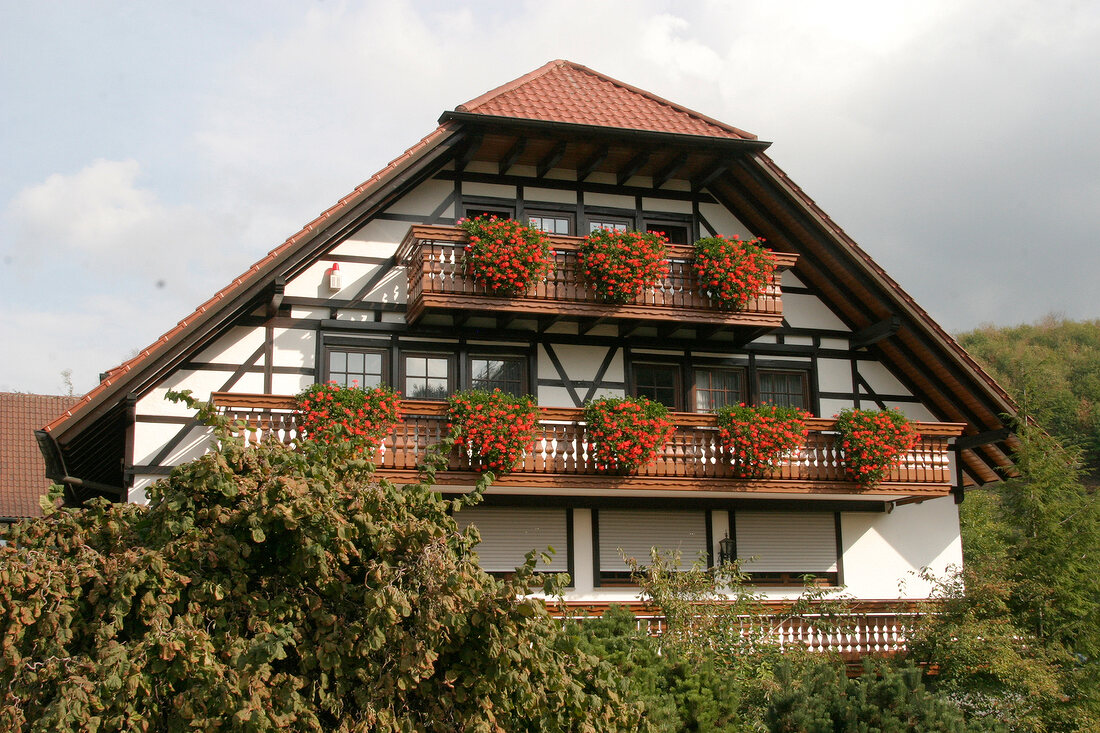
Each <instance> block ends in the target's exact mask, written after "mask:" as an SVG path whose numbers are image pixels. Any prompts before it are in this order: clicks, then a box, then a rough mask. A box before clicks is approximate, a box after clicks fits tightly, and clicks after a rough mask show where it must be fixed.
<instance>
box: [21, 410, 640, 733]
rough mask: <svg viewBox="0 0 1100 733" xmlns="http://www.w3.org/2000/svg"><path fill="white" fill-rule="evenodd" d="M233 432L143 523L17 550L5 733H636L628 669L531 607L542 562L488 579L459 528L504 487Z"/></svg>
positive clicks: (43, 523)
mask: <svg viewBox="0 0 1100 733" xmlns="http://www.w3.org/2000/svg"><path fill="white" fill-rule="evenodd" d="M205 414H206V415H207V416H209V412H208V411H207V412H205ZM217 433H218V437H219V439H220V441H221V443H220V445H221V447H220V448H218V449H217V450H213V451H211V452H210V453H208V454H207V455H205V456H203V457H202V458H200V459H198V460H196V461H194V462H192V463H189V464H186V465H184V466H180V467H178V468H176V469H174V470H173V472H172V474H171V476H170V477H169V478H168V479H167V480H165V481H161V482H158V483H157V484H156V485H154V486H153V487H152V488H151V490H150V491H149V497H150V502H151V503H150V505H149V506H148V507H143V506H138V505H134V504H108V503H107V502H105V501H102V500H99V501H95V502H92V503H91V505H90V506H89V508H87V509H81V510H72V509H65V510H61V511H57V512H55V513H53V514H52V515H50V516H48V517H45V518H43V519H40V520H33V521H29V522H26V523H24V524H21V525H19V526H17V527H15V528H13V529H12V530H10V534H9V535H8V540H9V544H8V545H7V546H6V547H0V730H6V731H29V730H64V731H93V730H153V731H167V730H178V731H182V730H191V729H205V730H211V729H219V730H235V731H244V730H248V731H274V730H285V729H289V730H302V731H328V730H333V731H337V730H339V731H365V730H372V731H375V730H377V731H440V732H442V731H456V730H466V731H496V730H509V731H511V730H546V731H567V730H635V729H636V728H637V725H638V721H639V708H638V706H636V705H634V704H633V703H631V702H629V701H626V700H624V699H623V697H622V696H621V694H620V690H621V687H622V681H621V680H620V679H619V678H618V677H617V676H616V675H615V674H614V670H612V669H610V668H609V667H608V666H607V665H600V664H599V663H598V662H597V660H595V659H594V658H591V657H584V658H576V657H572V656H569V655H567V654H565V653H564V652H562V651H561V650H560V649H559V648H558V647H557V646H556V644H555V640H556V639H557V637H558V635H559V633H560V632H559V631H558V626H557V624H556V623H555V622H553V621H552V620H551V619H549V618H548V616H547V614H546V611H545V609H544V608H543V606H542V604H541V602H539V601H537V600H533V599H529V598H527V597H526V596H527V592H528V590H527V589H528V587H530V585H531V584H532V583H533V582H536V581H537V580H538V578H537V577H536V576H534V575H533V566H534V558H533V557H532V558H530V559H529V561H528V562H527V563H526V564H525V565H523V566H521V567H520V568H518V569H517V573H516V575H515V578H514V579H512V580H497V579H494V578H492V577H490V576H488V575H487V574H485V573H484V572H482V571H481V570H480V569H479V568H478V566H477V562H476V559H475V557H474V552H473V544H474V542H473V537H474V532H473V531H472V530H471V531H468V532H466V533H462V532H459V531H458V528H457V525H456V524H455V522H454V520H453V518H452V517H451V516H450V514H449V510H459V511H460V510H461V509H462V507H463V506H465V505H467V504H468V503H471V502H472V501H477V499H478V497H480V492H481V491H482V490H483V489H484V487H485V485H487V481H483V482H482V483H481V484H480V486H479V488H478V491H475V493H474V494H473V495H472V498H471V500H465V499H464V500H458V501H454V502H448V501H444V500H443V499H442V498H441V497H440V496H439V494H437V493H436V492H434V491H433V490H432V486H431V484H430V483H429V482H425V483H420V484H413V485H410V486H406V487H403V488H398V487H396V486H394V485H392V484H390V483H388V482H385V481H379V480H377V479H376V478H375V477H374V476H373V469H372V468H371V466H370V464H369V463H368V462H367V461H365V460H363V459H361V458H349V457H348V453H349V451H348V450H346V447H345V444H343V443H334V444H331V445H325V444H317V443H310V442H307V444H305V445H303V447H302V450H301V451H294V450H291V449H289V448H287V447H285V446H283V445H281V444H278V443H275V442H265V443H262V444H260V445H259V446H257V447H255V448H246V447H245V446H244V443H243V441H240V440H239V439H234V438H233V437H232V436H231V433H230V431H229V430H228V428H227V427H226V426H224V425H223V426H221V427H219V428H218V431H217ZM450 450H451V446H450V445H445V446H443V448H442V449H441V452H440V453H439V454H438V455H445V454H447V453H449V452H450ZM435 463H436V464H438V463H439V461H438V460H435ZM429 473H431V471H430V470H429ZM548 582H550V581H548ZM551 590H552V589H551Z"/></svg>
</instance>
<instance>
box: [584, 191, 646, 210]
mask: <svg viewBox="0 0 1100 733" xmlns="http://www.w3.org/2000/svg"><path fill="white" fill-rule="evenodd" d="M584 205H585V206H610V207H613V208H616V209H630V210H631V211H633V210H634V197H633V196H621V195H619V194H617V193H591V192H585V194H584Z"/></svg>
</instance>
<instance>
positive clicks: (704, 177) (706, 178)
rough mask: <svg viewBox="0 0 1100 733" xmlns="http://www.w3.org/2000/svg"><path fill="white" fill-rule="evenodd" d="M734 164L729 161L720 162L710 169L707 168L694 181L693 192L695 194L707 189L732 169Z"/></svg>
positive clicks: (692, 184) (692, 182) (692, 183)
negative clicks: (716, 179)
mask: <svg viewBox="0 0 1100 733" xmlns="http://www.w3.org/2000/svg"><path fill="white" fill-rule="evenodd" d="M731 165H732V163H731V162H730V161H728V160H720V161H718V162H717V163H715V164H714V165H712V166H711V167H710V168H707V169H706V170H705V171H704V172H703V173H702V174H701V175H699V176H698V177H696V178H694V179H692V181H691V190H692V191H693V192H698V191H702V190H703V189H704V188H706V187H707V186H708V185H709V184H710V183H711V182H712V181H714V179H715V178H717V177H718V176H720V175H722V174H723V173H725V172H726V171H728V170H729V169H730V166H731Z"/></svg>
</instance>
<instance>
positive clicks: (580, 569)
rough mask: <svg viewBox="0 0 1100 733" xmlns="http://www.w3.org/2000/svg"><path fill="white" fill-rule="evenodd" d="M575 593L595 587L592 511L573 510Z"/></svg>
mask: <svg viewBox="0 0 1100 733" xmlns="http://www.w3.org/2000/svg"><path fill="white" fill-rule="evenodd" d="M572 551H573V591H574V593H575V594H582V593H585V592H588V591H591V590H592V588H593V587H594V586H595V581H594V579H593V577H592V510H591V509H581V508H576V509H574V510H573V548H572Z"/></svg>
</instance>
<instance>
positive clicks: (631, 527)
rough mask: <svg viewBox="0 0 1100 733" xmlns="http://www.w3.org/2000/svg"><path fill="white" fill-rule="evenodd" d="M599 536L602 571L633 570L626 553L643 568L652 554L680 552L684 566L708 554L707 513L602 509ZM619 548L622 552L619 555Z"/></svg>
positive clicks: (599, 513)
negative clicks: (653, 549) (653, 551)
mask: <svg viewBox="0 0 1100 733" xmlns="http://www.w3.org/2000/svg"><path fill="white" fill-rule="evenodd" d="M596 518H597V522H598V523H599V533H600V547H599V553H600V570H601V571H602V572H622V571H625V570H630V568H629V567H628V566H627V564H626V562H625V561H624V560H623V553H626V556H627V557H633V558H634V559H635V560H637V561H638V562H640V563H642V564H643V565H647V564H649V550H650V548H651V547H659V548H661V550H662V551H665V552H673V551H676V550H679V552H680V558H681V561H682V562H683V564H684V565H685V566H690V565H691V564H692V563H693V562H695V561H696V560H697V559H698V558H699V556H700V554H702V556H703V557H704V558H705V557H706V554H707V513H706V512H688V511H665V510H658V509H653V510H648V509H600V510H599V512H598V513H597V515H596ZM620 548H621V549H622V552H620V551H619V550H620Z"/></svg>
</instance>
